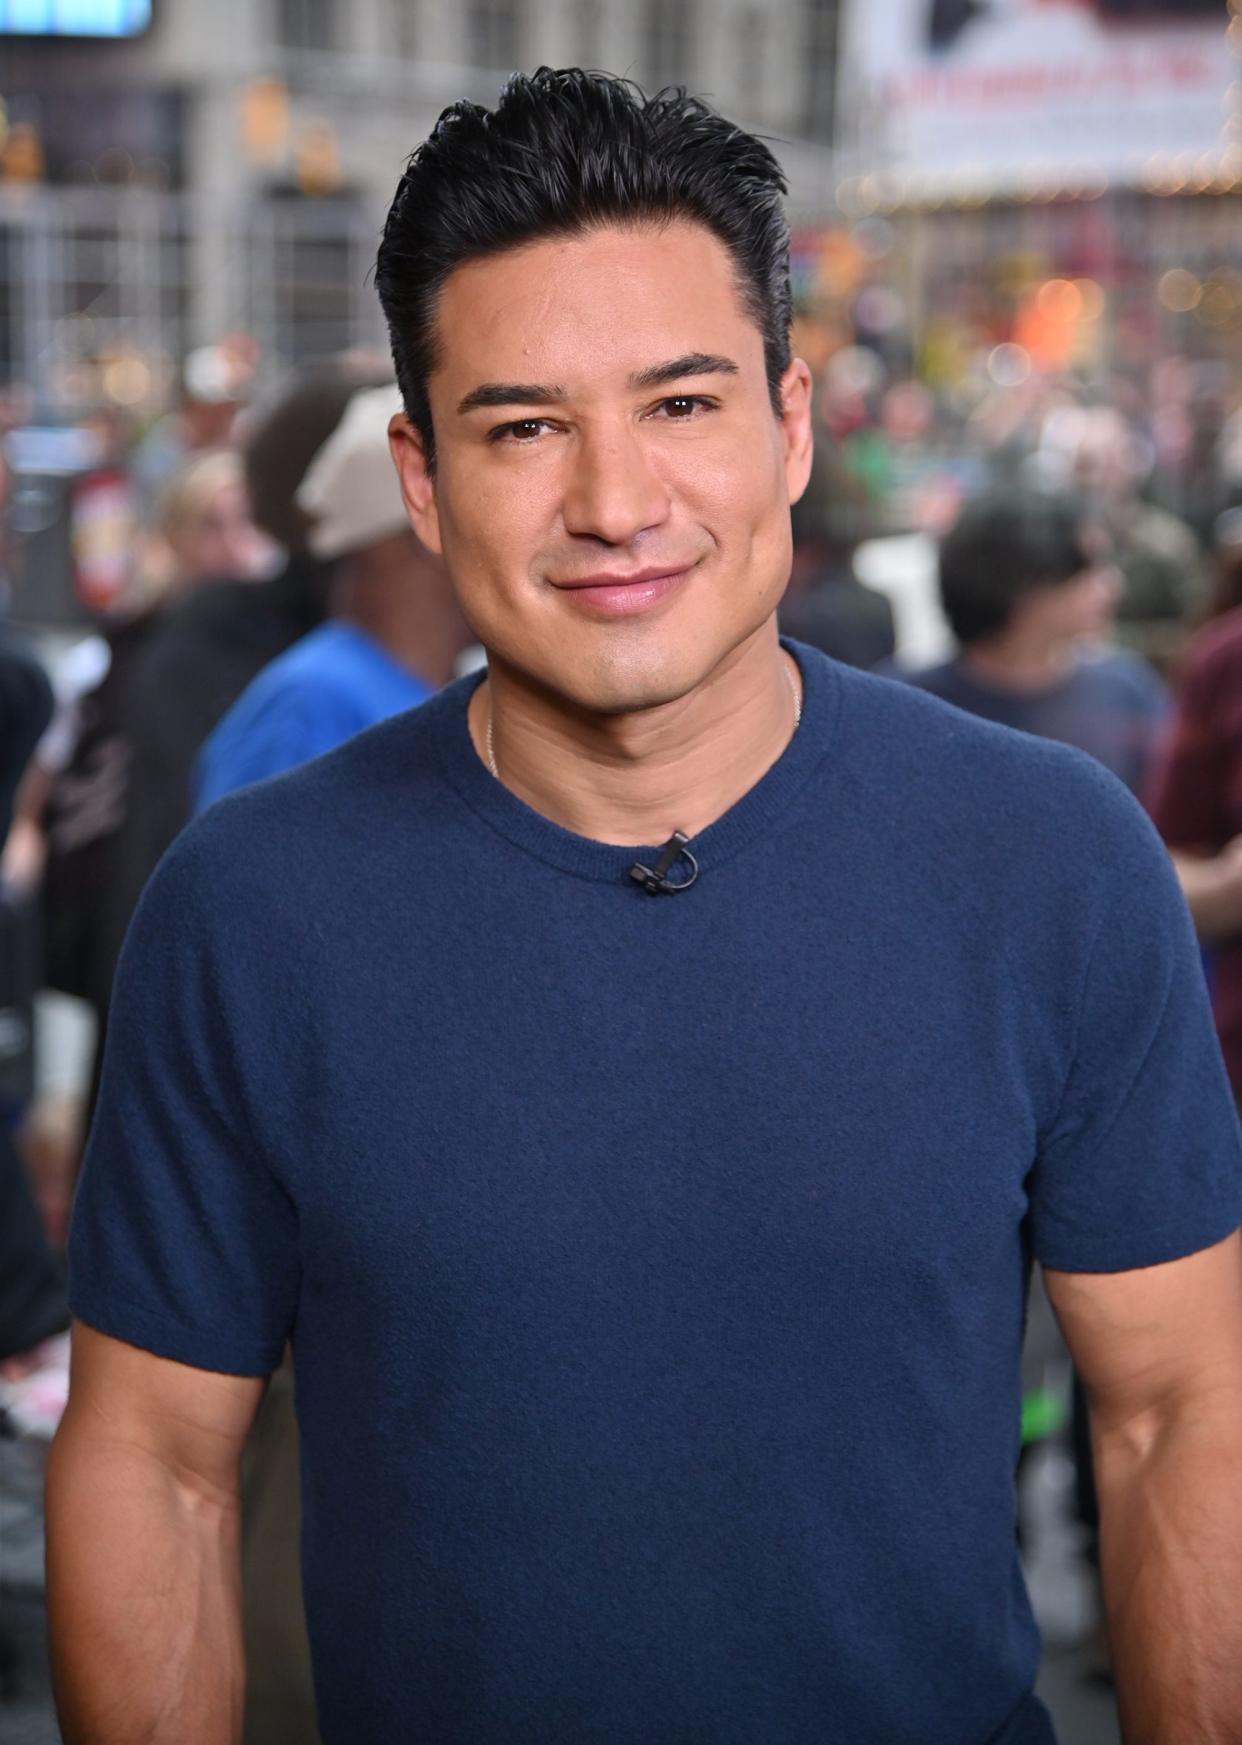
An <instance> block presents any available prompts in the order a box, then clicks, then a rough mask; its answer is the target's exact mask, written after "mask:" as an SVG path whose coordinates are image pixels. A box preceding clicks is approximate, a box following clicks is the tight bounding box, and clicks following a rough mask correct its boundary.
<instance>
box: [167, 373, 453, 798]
mask: <svg viewBox="0 0 1242 1745" xmlns="http://www.w3.org/2000/svg"><path fill="white" fill-rule="evenodd" d="M399 410H400V396H399V394H398V392H397V389H396V388H395V387H391V388H369V389H364V390H362V391H360V392H359V393H357V394H355V395H354V397H353V399H352V400H351V401H350V403H349V407H348V410H347V411H346V413H345V416H344V418H343V419H342V420H341V423H340V425H339V426H338V428H337V429H336V431H335V432H334V433H333V435H332V436H331V437H330V438H329V439H328V441H327V442H326V443H325V444H324V446H323V448H322V449H321V450H320V452H319V454H318V455H317V456H316V458H315V461H314V463H313V465H312V466H311V468H310V469H309V471H308V472H307V475H306V478H305V480H304V481H303V484H302V487H301V490H300V491H299V492H298V504H299V507H300V508H301V509H302V510H303V511H304V512H305V514H306V515H307V516H308V517H309V519H310V521H311V531H310V535H309V543H310V548H311V551H312V553H313V554H314V555H315V556H316V557H318V558H320V559H323V560H325V561H327V560H333V561H335V562H336V564H337V572H336V581H335V585H334V589H333V595H332V598H331V601H330V607H329V617H328V619H327V621H326V622H325V623H323V624H322V625H320V626H319V627H318V628H316V629H315V630H312V631H311V632H310V633H309V635H307V636H304V637H303V638H302V639H301V640H300V641H299V642H296V643H294V644H293V646H292V647H291V648H289V649H287V650H286V651H285V652H284V653H283V654H282V655H280V656H278V658H277V659H276V660H274V661H272V663H271V664H270V665H269V666H267V667H265V668H264V670H263V671H262V672H261V673H259V675H258V676H257V677H256V678H255V679H254V680H253V681H252V683H251V684H250V685H249V686H248V687H247V689H246V690H245V691H244V692H243V693H242V695H241V696H240V697H239V698H238V700H237V701H236V703H234V705H233V707H232V708H231V709H230V710H229V711H228V713H227V714H226V715H225V716H224V717H223V719H222V720H221V721H220V723H219V725H218V726H217V727H216V729H215V731H214V732H213V733H212V735H211V737H210V738H209V739H208V740H207V742H206V744H205V745H204V747H203V750H202V753H201V756H200V758H199V766H198V782H197V793H196V799H197V805H198V809H199V810H201V809H202V808H203V807H205V806H208V805H210V804H211V803H212V802H213V801H214V800H218V799H220V798H221V796H222V795H224V794H228V793H232V792H233V791H234V790H235V789H237V788H241V787H246V786H248V785H249V784H250V783H251V782H256V781H259V780H261V779H262V778H263V777H265V776H272V775H278V774H279V773H280V772H281V771H282V770H287V769H292V768H294V767H295V766H296V765H297V764H300V763H305V762H306V761H307V760H308V759H309V758H312V757H316V756H318V755H319V753H321V752H325V751H330V750H331V749H332V748H333V747H334V746H336V745H339V744H340V743H341V742H342V741H343V740H345V739H348V738H350V737H351V736H352V735H353V734H355V733H358V732H361V731H362V729H363V728H365V727H370V726H373V725H374V724H375V723H376V722H377V721H382V720H384V719H386V718H387V717H388V716H389V715H395V714H397V713H399V712H400V711H401V710H403V709H410V708H413V707H415V706H416V705H417V704H419V703H421V702H424V701H425V700H426V698H427V697H429V696H430V695H431V694H432V692H433V691H434V690H437V689H438V688H439V687H440V686H441V685H442V684H444V683H446V682H447V680H448V679H450V678H451V677H452V676H453V674H454V671H455V668H456V664H457V660H458V657H459V656H460V655H461V653H462V651H463V649H465V648H466V647H467V645H468V644H469V642H470V633H469V630H468V629H467V626H466V622H465V619H464V618H463V617H462V615H461V611H460V608H459V607H458V605H457V602H456V598H455V596H454V593H453V589H452V585H451V583H450V581H449V578H448V572H447V570H446V569H445V567H444V564H443V563H442V561H441V560H440V559H439V558H438V557H434V556H433V555H432V554H431V553H430V552H428V551H427V550H426V548H425V547H424V546H423V545H422V544H421V543H420V542H419V540H418V538H417V536H416V535H415V534H414V533H413V532H412V531H411V528H410V525H409V521H408V519H407V517H406V513H405V508H404V505H403V503H402V500H401V493H400V490H399V488H398V484H397V480H396V477H395V475H394V473H393V469H392V465H391V462H390V460H389V458H388V423H389V420H390V419H391V417H392V415H393V413H394V412H397V411H399Z"/></svg>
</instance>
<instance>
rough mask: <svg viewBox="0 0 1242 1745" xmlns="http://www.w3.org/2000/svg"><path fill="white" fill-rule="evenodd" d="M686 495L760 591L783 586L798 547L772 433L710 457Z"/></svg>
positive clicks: (689, 480)
mask: <svg viewBox="0 0 1242 1745" xmlns="http://www.w3.org/2000/svg"><path fill="white" fill-rule="evenodd" d="M684 495H685V499H686V501H687V503H688V505H689V506H690V508H691V510H692V512H693V513H697V515H698V516H699V517H700V518H701V520H702V521H703V523H704V525H705V526H706V527H707V528H708V530H709V531H710V532H711V533H712V535H713V536H714V538H715V540H716V542H717V545H718V546H719V547H721V549H722V551H723V553H724V556H725V557H726V559H728V560H729V561H730V562H731V563H732V564H735V565H737V566H738V567H739V568H744V569H745V573H746V574H747V576H748V578H749V579H750V580H752V581H753V583H754V586H755V589H756V591H758V592H766V591H767V589H768V588H769V587H770V586H772V585H773V583H774V580H776V581H779V583H780V585H782V586H783V584H784V581H785V580H786V579H787V575H788V566H789V561H790V559H791V557H792V550H793V546H792V538H791V531H790V522H789V494H788V490H787V488H786V482H785V471H784V465H783V457H782V455H781V452H780V448H779V445H778V444H777V442H776V441H775V438H774V435H773V434H770V433H769V432H767V431H764V432H755V434H754V439H753V440H751V441H748V442H747V443H746V444H745V445H744V446H741V447H738V446H736V445H730V449H729V452H728V453H726V454H715V455H711V456H709V457H707V459H706V464H705V465H703V467H702V470H701V472H699V473H697V474H696V475H695V476H693V477H690V478H687V480H686V482H685V492H684ZM782 566H783V569H782ZM773 569H774V570H776V571H778V572H779V575H778V576H776V577H775V578H774V577H773V575H772V574H771V573H770V572H771V571H772V570H773Z"/></svg>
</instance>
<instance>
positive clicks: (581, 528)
mask: <svg viewBox="0 0 1242 1745" xmlns="http://www.w3.org/2000/svg"><path fill="white" fill-rule="evenodd" d="M572 465H573V470H572V472H571V474H570V477H569V480H568V483H567V485H566V488H565V496H564V500H563V502H562V506H561V513H562V515H563V517H564V521H565V531H566V532H567V533H570V534H574V535H577V536H578V537H579V538H587V539H598V540H602V541H603V542H604V543H605V544H606V545H627V544H629V543H630V542H631V541H632V540H634V539H636V538H637V537H638V535H639V534H640V533H644V532H646V531H647V529H648V528H652V527H659V526H660V525H662V523H663V522H664V521H665V520H666V519H667V518H668V514H669V509H670V498H669V493H668V490H667V487H666V486H665V484H664V482H663V480H662V479H661V478H660V477H659V475H658V473H657V472H656V471H655V469H654V468H653V466H652V464H651V457H650V456H649V455H648V454H647V453H646V452H645V450H644V448H643V444H642V442H641V441H640V440H639V438H638V436H637V434H636V433H635V432H633V431H632V430H630V429H628V428H626V427H624V426H621V427H617V426H613V427H611V428H609V429H608V430H606V431H603V430H597V431H588V432H584V433H583V435H582V436H581V438H580V440H579V442H578V444H577V445H576V449H575V453H574V458H573V463H572Z"/></svg>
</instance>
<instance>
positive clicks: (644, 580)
mask: <svg viewBox="0 0 1242 1745" xmlns="http://www.w3.org/2000/svg"><path fill="white" fill-rule="evenodd" d="M695 567H696V566H695V564H693V563H689V564H683V565H682V566H681V567H680V568H676V569H670V568H669V567H668V566H667V565H664V566H661V567H659V568H652V569H645V570H636V571H634V572H633V573H631V574H629V575H625V574H607V573H605V574H597V575H593V576H582V577H580V578H579V579H577V580H575V581H566V582H554V583H553V584H552V585H553V587H554V588H556V590H557V591H558V593H562V594H564V595H565V597H566V598H567V599H569V600H572V601H573V603H574V604H575V605H576V606H581V607H584V608H585V609H587V610H588V611H595V612H600V613H603V614H605V615H607V616H614V617H622V616H625V615H626V614H628V613H635V612H643V611H645V610H647V608H648V607H651V606H656V605H659V604H660V602H661V601H663V600H667V599H668V598H669V596H670V595H672V594H674V593H676V592H677V590H678V589H679V588H680V587H681V586H682V584H683V583H684V582H685V580H686V578H687V577H688V576H689V575H690V572H691V571H692V570H693V569H694V568H695Z"/></svg>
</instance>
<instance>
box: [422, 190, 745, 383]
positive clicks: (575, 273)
mask: <svg viewBox="0 0 1242 1745" xmlns="http://www.w3.org/2000/svg"><path fill="white" fill-rule="evenodd" d="M694 351H703V352H725V353H727V355H729V356H731V357H734V358H736V360H737V362H738V363H739V364H740V365H741V366H742V368H743V370H746V369H747V368H748V367H752V368H757V369H758V370H759V371H760V372H762V369H763V340H762V336H761V334H760V332H759V329H758V327H757V326H756V325H755V322H754V320H753V319H752V318H751V317H750V316H749V315H748V314H747V312H746V310H745V309H744V308H743V305H742V301H741V297H740V295H739V290H738V282H737V272H736V269H735V267H734V264H733V261H732V259H731V257H730V255H729V252H728V250H727V249H726V248H725V246H724V244H723V243H722V242H721V241H720V240H719V238H718V237H716V236H715V235H713V233H712V232H711V231H709V230H707V229H706V228H704V226H702V225H699V224H694V223H690V222H688V221H686V220H675V221H673V222H671V223H668V224H660V225H657V224H643V225H635V226H633V227H626V228H620V227H615V226H608V227H601V228H599V229H595V230H588V231H585V232H583V233H581V234H578V235H573V236H557V237H547V238H544V239H542V240H540V241H539V242H534V243H527V244H524V245H523V246H521V247H520V248H512V249H506V250H504V251H503V252H502V253H500V254H494V255H487V256H485V257H484V258H482V259H480V260H476V261H469V262H467V263H466V264H465V265H463V266H460V267H457V268H456V269H455V270H454V271H453V272H452V273H451V274H450V275H449V276H448V278H447V279H446V280H445V282H444V286H443V288H442V290H441V293H440V298H439V303H438V307H437V311H436V344H435V352H436V367H435V369H434V371H433V373H432V382H433V384H434V382H435V379H436V377H437V376H441V377H443V378H444V379H445V381H446V382H448V383H451V384H452V385H453V387H454V388H455V387H456V386H457V385H458V384H459V382H461V381H462V380H463V379H464V378H466V377H470V378H471V379H472V380H486V379H502V380H519V379H520V380H524V381H529V380H538V381H557V382H565V383H569V382H572V381H574V380H579V381H582V380H592V379H603V378H605V377H609V376H611V375H613V374H614V373H620V374H628V373H629V372H630V371H632V370H635V369H642V368H645V367H647V366H649V365H650V364H652V363H653V362H658V361H660V360H662V359H665V358H671V357H678V356H682V355H684V354H687V353H689V352H694Z"/></svg>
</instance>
